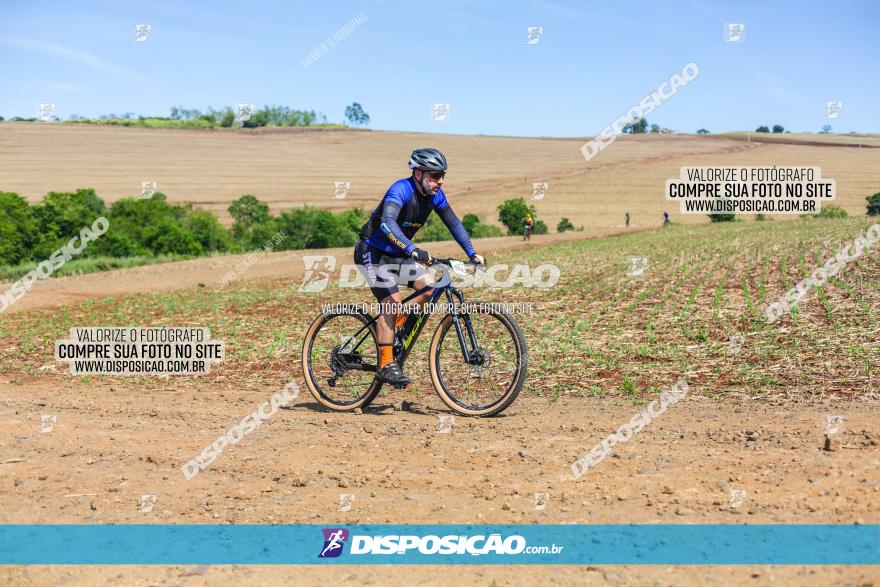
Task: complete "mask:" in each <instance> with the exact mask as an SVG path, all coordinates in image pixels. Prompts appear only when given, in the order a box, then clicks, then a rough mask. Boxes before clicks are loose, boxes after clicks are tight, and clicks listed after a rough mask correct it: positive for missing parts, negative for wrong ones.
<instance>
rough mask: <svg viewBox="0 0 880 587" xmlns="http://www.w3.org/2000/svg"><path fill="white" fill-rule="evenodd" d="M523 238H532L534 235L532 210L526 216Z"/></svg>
mask: <svg viewBox="0 0 880 587" xmlns="http://www.w3.org/2000/svg"><path fill="white" fill-rule="evenodd" d="M523 235H524V236H523V240H531V236H532V214H531V212H526V217H525V230H524V231H523Z"/></svg>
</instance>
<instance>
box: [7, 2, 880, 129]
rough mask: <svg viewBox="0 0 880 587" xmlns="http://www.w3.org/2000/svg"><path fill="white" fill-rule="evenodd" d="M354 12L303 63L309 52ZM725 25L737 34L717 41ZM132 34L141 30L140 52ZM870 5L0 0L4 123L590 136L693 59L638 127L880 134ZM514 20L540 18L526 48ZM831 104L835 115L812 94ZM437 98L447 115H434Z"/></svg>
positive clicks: (875, 14) (875, 19)
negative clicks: (37, 119) (147, 119)
mask: <svg viewBox="0 0 880 587" xmlns="http://www.w3.org/2000/svg"><path fill="white" fill-rule="evenodd" d="M361 13H363V14H364V15H366V18H367V20H366V21H365V22H363V23H362V24H360V25H359V26H358V27H357V28H356V29H355V30H354V31H353V32H352V33H351V34H350V35H349V36H348V37H346V38H345V39H343V40H341V41H340V42H338V43H337V44H336V46H335V47H333V48H332V49H330V50H329V51H328V52H327V53H326V54H324V55H322V56H321V57H320V58H319V59H318V60H317V61H316V62H314V63H313V64H311V65H310V66H308V67H306V66H304V65H303V59H304V58H305V57H306V56H307V55H309V53H311V52H312V51H313V50H314V49H316V48H317V47H319V46H320V44H321V43H322V42H323V41H325V40H326V39H327V38H328V37H330V36H331V35H333V33H334V32H335V31H337V30H338V29H340V28H342V27H343V26H344V25H345V24H346V23H347V22H349V21H350V20H352V19H354V18H355V17H357V16H358V15H359V14H361ZM725 22H743V23H745V27H746V29H745V40H744V41H743V42H742V43H726V42H725V41H724V39H723V29H724V23H725ZM136 24H150V25H151V27H152V30H151V32H150V35H149V37H148V38H147V40H146V41H145V42H142V43H136V42H134V41H133V39H134V31H135V25H136ZM878 24H880V2H877V1H876V0H853V1H848V0H841V1H838V2H818V1H797V0H776V1H773V0H757V1H754V2H752V1H742V2H741V1H737V2H733V1H715V0H693V1H688V0H683V1H662V2H661V1H658V2H645V1H618V2H561V1H553V2H545V1H538V2H528V3H512V2H506V1H499V0H488V1H487V2H475V3H473V4H471V3H466V2H457V1H445V0H444V1H441V2H412V1H409V2H402V1H396V0H364V1H357V2H312V1H308V0H306V1H301V2H265V1H260V0H250V1H247V2H230V1H227V0H219V1H216V2H205V3H196V2H185V1H183V0H179V1H169V0H159V1H155V2H143V1H135V0H130V1H126V0H123V1H110V0H108V1H99V2H81V3H77V4H73V3H70V2H60V1H58V2H52V1H45V2H41V1H29V2H20V1H16V0H13V1H12V2H9V1H6V2H4V3H2V4H0V71H2V72H3V73H2V76H0V115H2V116H5V117H7V118H8V117H10V116H15V115H19V116H34V115H35V111H36V103H38V102H45V101H48V102H54V103H56V104H57V114H58V115H59V116H60V117H61V118H62V119H64V118H67V117H68V116H69V115H71V114H78V115H82V116H97V115H100V114H108V113H111V112H112V113H116V114H121V113H123V112H133V113H136V114H145V115H150V114H152V115H167V114H168V111H169V108H170V107H171V106H174V105H182V106H186V107H189V108H198V109H200V110H205V109H206V108H207V107H208V106H213V107H215V108H219V107H221V106H224V105H233V104H236V103H238V102H254V103H256V104H257V105H263V104H272V103H275V104H283V105H288V106H291V107H294V108H298V109H309V110H311V109H314V110H317V111H320V112H323V113H324V114H326V115H327V117H328V120H329V121H331V122H341V121H342V120H343V111H344V109H345V106H346V105H348V104H350V103H351V102H353V101H357V102H359V103H361V104H362V105H363V107H364V109H365V110H366V111H367V112H368V113H369V114H370V116H371V117H372V122H371V124H370V127H371V128H374V129H383V130H410V131H427V132H444V133H461V134H478V133H482V134H495V135H525V136H541V135H544V136H585V135H592V134H596V133H598V132H600V131H601V130H602V128H604V127H605V126H607V125H608V124H610V123H611V122H612V121H613V120H614V119H615V118H617V117H618V116H620V115H622V114H623V113H624V112H625V111H626V110H627V109H628V108H630V107H631V106H633V105H635V104H637V103H638V102H639V100H641V99H642V97H644V96H645V95H646V94H648V93H649V92H651V91H652V90H654V89H655V88H656V87H657V86H658V85H659V84H660V83H661V82H663V81H665V80H668V79H669V77H670V76H671V75H672V74H673V73H676V72H680V71H681V69H682V67H683V66H684V65H685V64H686V63H688V62H691V61H693V62H695V63H697V64H698V65H699V67H700V75H699V77H697V78H696V79H695V80H694V81H693V82H691V83H690V84H688V85H687V86H686V87H684V88H681V89H680V90H679V92H678V93H677V94H676V95H675V96H674V97H672V98H671V99H670V100H668V101H667V102H665V103H664V104H662V105H661V106H660V107H659V108H658V109H657V110H656V111H655V112H654V113H652V114H651V115H650V116H648V120H649V122H651V123H658V124H660V125H661V126H667V127H670V128H674V129H677V130H680V131H683V132H694V131H695V130H697V129H698V128H700V127H705V128H707V129H709V130H711V131H713V132H724V131H730V130H753V129H754V128H755V127H757V126H758V125H761V124H767V125H773V124H775V123H780V124H782V125H784V126H785V127H786V128H787V129H791V130H793V131H813V132H816V131H818V130H820V128H821V127H822V125H823V124H826V123H831V124H832V126H833V128H834V131H835V132H849V131H860V132H878V131H880V122H878V116H877V114H876V112H875V108H874V105H875V104H876V96H878V95H880V67H878V64H880V40H878V36H877V26H878ZM528 26H543V27H544V33H543V35H542V36H541V38H540V41H539V42H538V43H537V44H534V45H527V44H525V41H526V38H527V27H528ZM828 100H840V101H841V102H842V103H843V108H842V110H841V112H840V115H839V118H838V119H837V120H831V121H828V120H825V119H824V118H823V115H824V114H825V102H826V101H828ZM433 102H448V103H450V104H451V116H450V121H449V122H447V123H437V122H432V121H431V119H430V116H429V113H430V110H431V104H432V103H433Z"/></svg>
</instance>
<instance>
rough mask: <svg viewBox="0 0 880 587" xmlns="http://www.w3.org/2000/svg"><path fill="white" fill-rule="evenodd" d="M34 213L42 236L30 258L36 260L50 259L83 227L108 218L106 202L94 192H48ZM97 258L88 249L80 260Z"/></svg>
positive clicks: (92, 251) (33, 209) (35, 207)
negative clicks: (86, 257) (87, 257)
mask: <svg viewBox="0 0 880 587" xmlns="http://www.w3.org/2000/svg"><path fill="white" fill-rule="evenodd" d="M31 210H32V213H33V217H34V218H35V219H36V221H37V224H38V230H39V234H40V237H39V240H38V241H37V242H35V243H34V247H33V249H31V253H30V256H29V257H28V258H29V259H33V260H42V259H46V258H48V257H49V256H50V255H51V254H52V253H53V252H54V251H55V250H57V249H58V248H59V247H60V246H61V245H63V244H65V243H67V242H68V241H70V239H71V238H72V237H73V236H74V235H78V234H79V233H80V231H81V230H82V229H83V228H84V227H87V226H91V225H92V223H93V222H94V221H95V219H97V218H98V217H100V216H107V215H108V211H107V208H106V206H104V201H103V200H101V198H99V197H98V196H97V194H95V190H92V189H78V190H76V191H75V192H49V193H48V194H46V196H45V197H44V198H43V201H42V202H40V203H39V204H37V205H36V206H34V207H33V208H32V209H31ZM95 254H97V252H96V251H95V249H94V248H92V247H88V248H86V250H85V251H83V252H82V253H81V254H80V257H85V256H91V255H95Z"/></svg>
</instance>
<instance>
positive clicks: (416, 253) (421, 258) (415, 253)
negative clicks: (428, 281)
mask: <svg viewBox="0 0 880 587" xmlns="http://www.w3.org/2000/svg"><path fill="white" fill-rule="evenodd" d="M410 255H412V258H413V259H415V260H416V261H418V262H419V263H424V264H425V265H428V264H429V263H430V262H431V255H429V254H428V251H426V250H424V249H420V248H418V247H416V248H415V249H413V250H412V253H410Z"/></svg>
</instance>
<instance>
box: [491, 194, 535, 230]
mask: <svg viewBox="0 0 880 587" xmlns="http://www.w3.org/2000/svg"><path fill="white" fill-rule="evenodd" d="M527 213H531V215H532V221H533V225H532V233H533V234H542V233H540V232H538V216H537V210H536V209H535V207H534V206H528V205H526V202H525V200H523V199H522V198H514V199H510V200H505V201H504V203H503V204H501V205H500V206H498V220H499V221H500V222H501V224H503V225H504V226H506V227H507V234H509V235H514V234H520V235H521V234H522V233H523V232H524V231H525V228H524V226H523V224H524V222H523V219H524V218H525V217H526V214H527ZM544 228H545V229H546V225H545V226H544ZM544 232H545V233H546V230H545V231H544Z"/></svg>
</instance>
